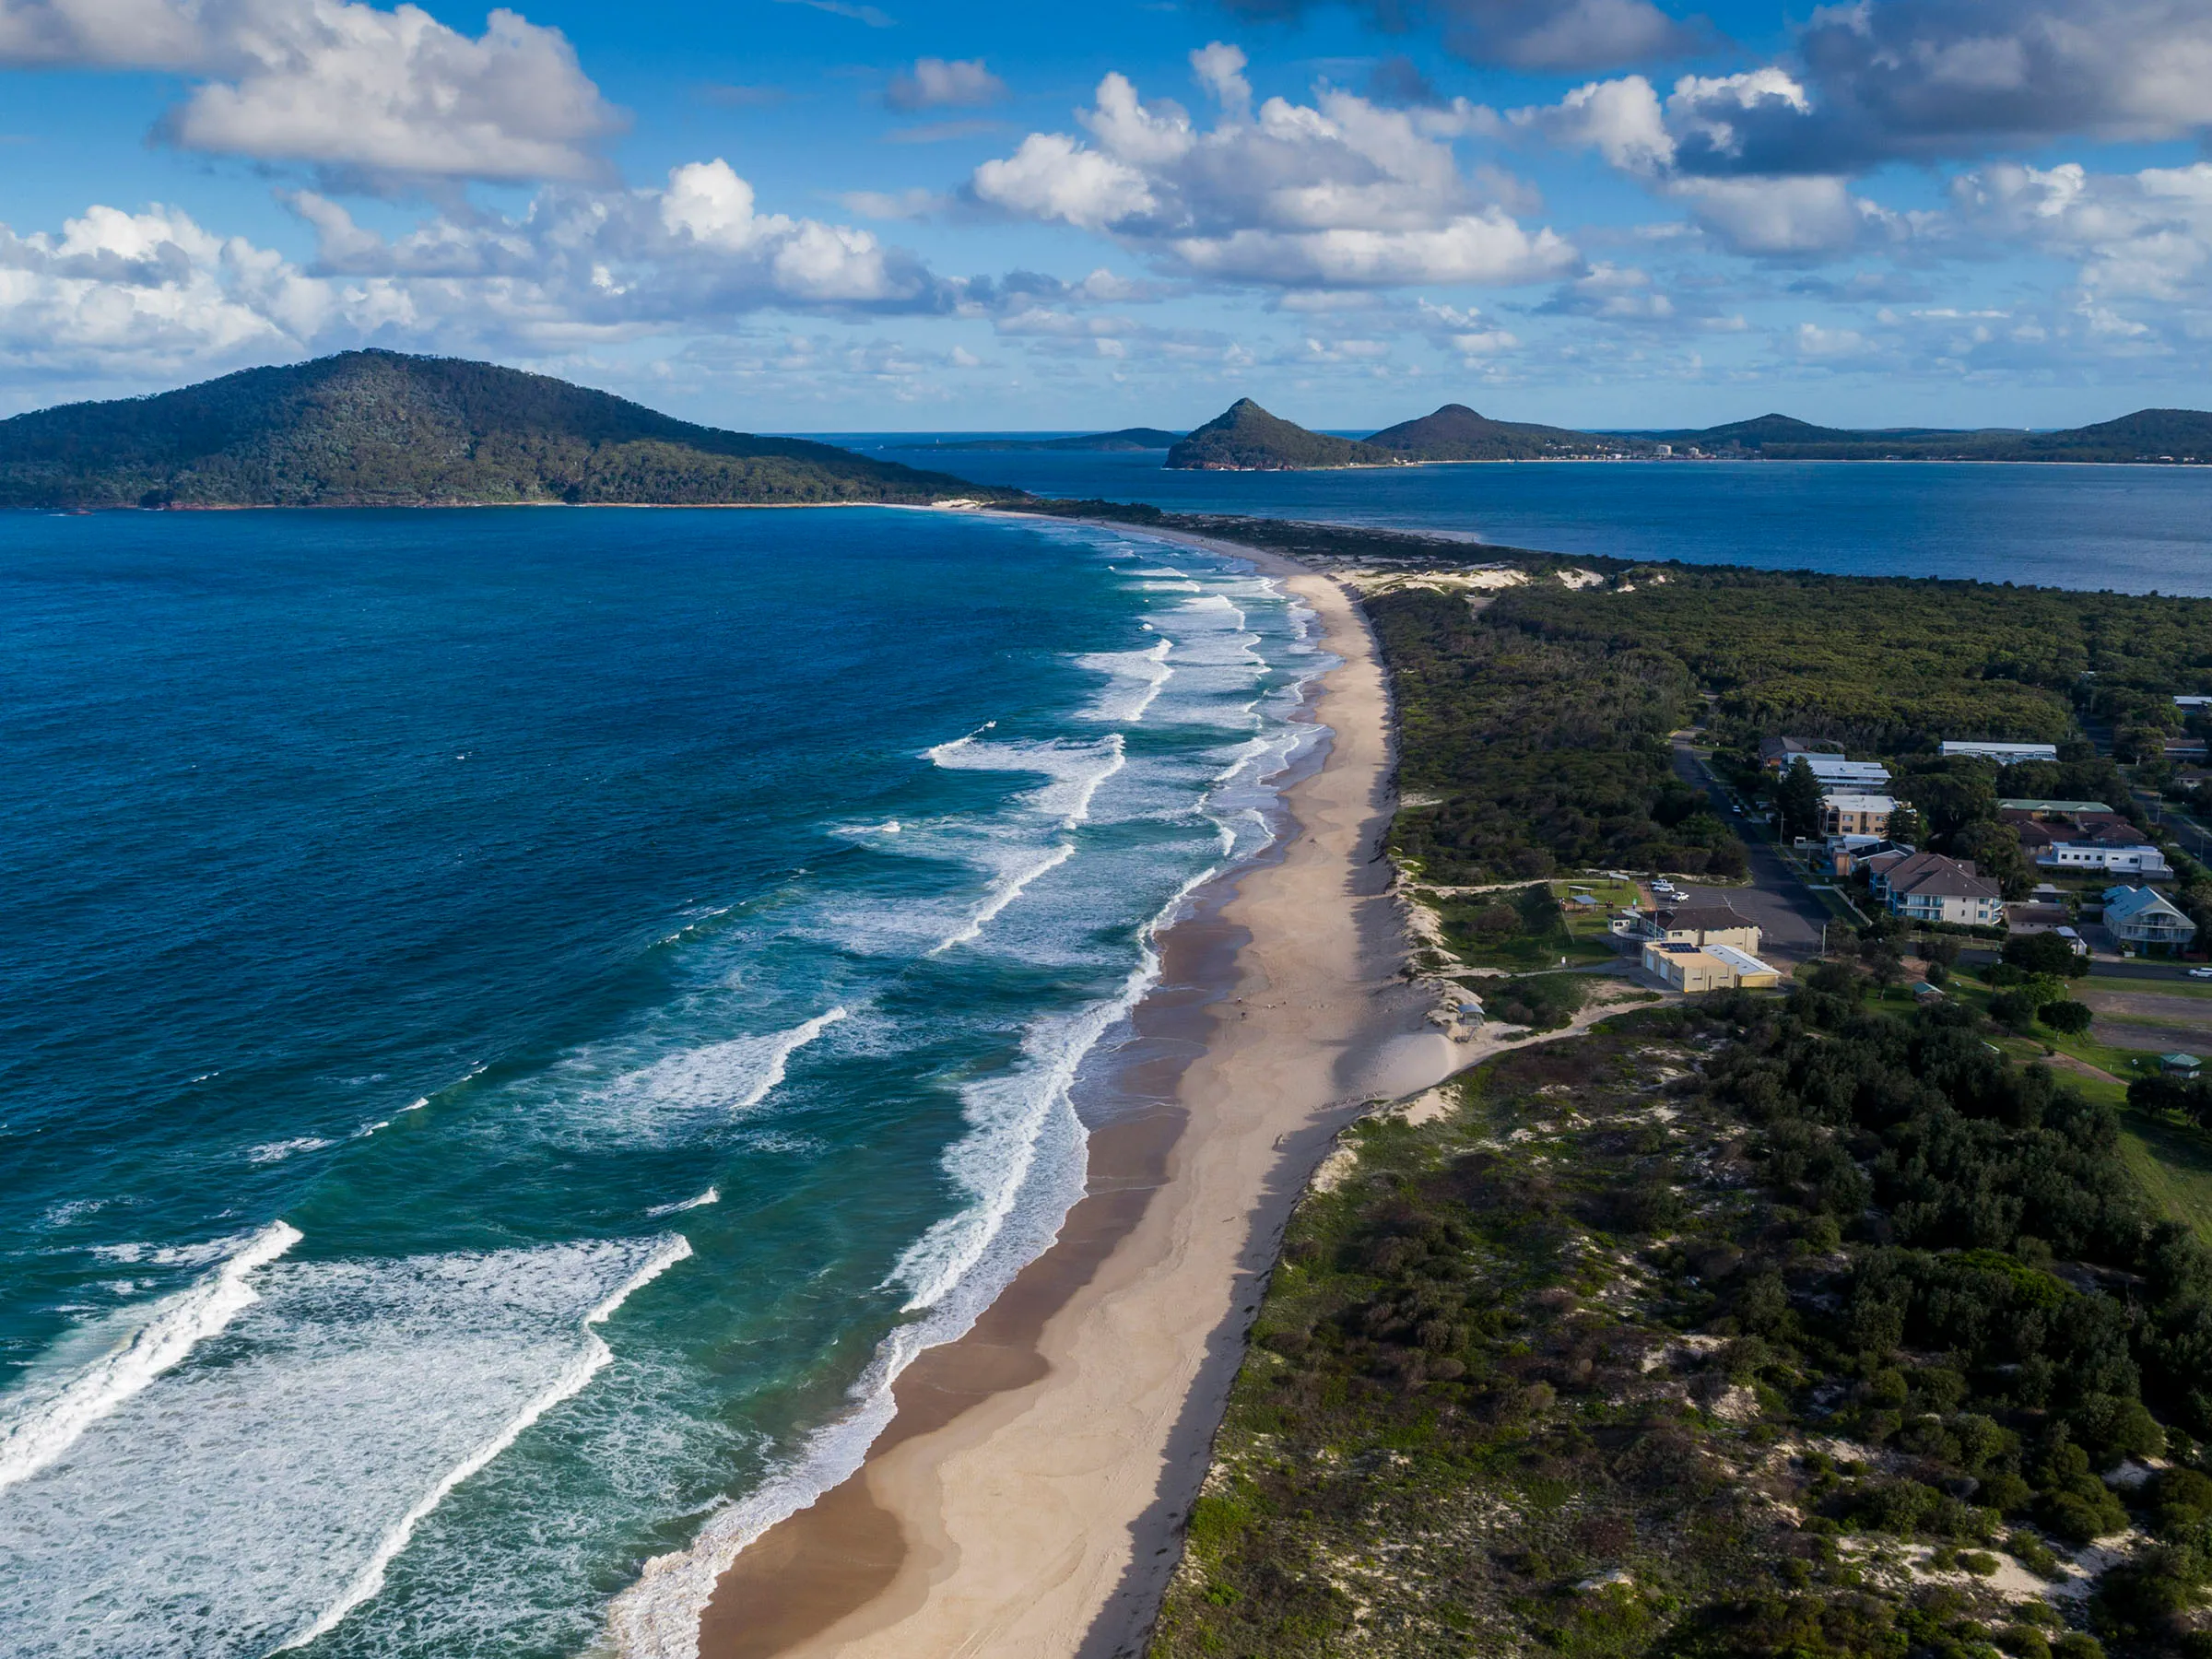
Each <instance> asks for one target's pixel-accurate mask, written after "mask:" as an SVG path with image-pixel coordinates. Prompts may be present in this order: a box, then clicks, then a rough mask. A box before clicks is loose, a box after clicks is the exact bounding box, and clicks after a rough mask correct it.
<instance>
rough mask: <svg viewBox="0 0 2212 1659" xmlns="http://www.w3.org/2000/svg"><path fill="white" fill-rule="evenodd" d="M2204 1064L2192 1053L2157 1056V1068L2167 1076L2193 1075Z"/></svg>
mask: <svg viewBox="0 0 2212 1659" xmlns="http://www.w3.org/2000/svg"><path fill="white" fill-rule="evenodd" d="M2204 1064H2205V1063H2204V1062H2203V1061H2202V1060H2200V1059H2198V1058H2197V1056H2196V1055H2194V1054H2160V1055H2159V1070H2160V1071H2162V1072H2165V1073H2167V1074H2168V1075H2169V1076H2179V1077H2195V1076H2196V1074H2197V1073H2198V1071H2199V1070H2201V1069H2202V1068H2203V1066H2204Z"/></svg>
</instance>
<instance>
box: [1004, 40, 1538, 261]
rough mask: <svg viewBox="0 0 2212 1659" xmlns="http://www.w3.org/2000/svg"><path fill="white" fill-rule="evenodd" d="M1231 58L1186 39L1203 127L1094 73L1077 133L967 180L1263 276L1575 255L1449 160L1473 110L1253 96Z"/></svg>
mask: <svg viewBox="0 0 2212 1659" xmlns="http://www.w3.org/2000/svg"><path fill="white" fill-rule="evenodd" d="M1245 66H1246V65H1245V59H1244V54H1243V53H1241V51H1239V50H1237V49H1236V48H1235V47H1232V46H1227V45H1224V44H1221V43H1219V42H1216V43H1215V44H1213V45H1210V46H1207V47H1206V48H1203V49H1202V50H1200V51H1198V52H1195V53H1192V67H1193V70H1194V74H1195V75H1196V76H1197V77H1198V79H1199V81H1200V83H1201V84H1202V85H1203V86H1204V87H1206V89H1207V91H1208V92H1209V93H1210V94H1211V95H1212V97H1213V98H1214V100H1215V102H1216V104H1217V106H1218V119H1217V120H1216V122H1215V123H1214V124H1213V125H1212V126H1210V127H1203V126H1201V125H1200V124H1198V123H1196V122H1195V121H1194V120H1193V119H1192V117H1191V115H1190V113H1189V112H1188V111H1186V110H1184V109H1183V108H1182V106H1181V105H1179V104H1177V103H1175V102H1173V101H1172V100H1164V99H1163V100H1157V101H1153V102H1146V101H1144V100H1142V99H1140V98H1139V97H1138V95H1137V90H1136V88H1135V86H1134V85H1133V84H1132V83H1131V82H1130V81H1129V79H1128V78H1127V77H1126V76H1122V75H1120V74H1109V75H1107V76H1105V77H1104V78H1103V79H1102V80H1101V81H1100V83H1099V87H1098V91H1097V94H1096V96H1095V99H1094V100H1093V103H1092V105H1091V107H1090V108H1089V109H1088V110H1083V111H1080V112H1077V120H1078V122H1079V123H1080V124H1081V125H1082V126H1083V128H1084V129H1085V131H1086V133H1087V134H1088V139H1086V138H1084V137H1078V136H1077V135H1073V134H1069V133H1032V134H1030V135H1029V136H1028V137H1027V138H1025V139H1024V140H1023V141H1022V143H1021V145H1020V146H1019V147H1018V149H1017V150H1016V151H1015V153H1014V154H1013V155H1011V156H1009V157H1006V158H1004V159H997V160H993V161H986V162H985V163H983V164H982V166H981V167H979V168H977V169H976V171H975V173H974V176H973V178H972V179H971V182H970V189H971V192H972V194H974V196H975V197H976V198H977V199H978V200H979V201H981V202H983V203H986V204H988V205H990V206H994V207H997V208H1000V209H1002V210H1004V211H1006V212H1007V213H1011V214H1016V215H1018V216H1020V217H1023V218H1035V219H1042V220H1056V221H1059V222H1061V223H1065V224H1068V225H1073V226H1076V227H1077V228H1078V229H1086V230H1094V231H1100V232H1103V233H1105V234H1107V235H1110V236H1112V237H1113V238H1114V239H1115V240H1116V241H1120V242H1121V243H1123V244H1124V246H1126V247H1130V248H1132V249H1135V250H1138V251H1141V252H1144V253H1150V254H1152V255H1154V256H1155V257H1157V258H1159V259H1160V260H1162V261H1163V262H1165V263H1167V264H1170V265H1174V266H1178V267H1180V268H1182V269H1183V270H1185V271H1188V272H1191V273H1194V274H1197V275H1201V276H1205V277H1216V278H1220V279H1223V280H1228V281H1233V282H1238V283H1247V284H1254V285H1260V286H1267V287H1288V288H1299V287H1312V286H1324V287H1334V286H1346V287H1391V286H1396V285H1402V284H1406V283H1415V282H1462V283H1488V284H1514V283H1522V282H1528V281H1534V280H1539V279H1542V278H1545V277H1554V276H1558V275H1559V274H1561V273H1562V272H1564V271H1566V270H1568V269H1570V268H1571V267H1573V266H1574V265H1576V264H1577V263H1578V257H1577V255H1576V253H1575V252H1574V250H1573V249H1572V248H1571V246H1569V244H1568V243H1567V242H1566V241H1564V240H1563V239H1561V238H1560V237H1559V236H1558V235H1557V234H1556V233H1554V232H1553V231H1551V230H1549V229H1538V230H1535V231H1531V230H1529V229H1525V228H1524V227H1523V226H1522V225H1521V224H1520V223H1519V222H1518V221H1517V220H1516V219H1514V218H1513V217H1512V215H1511V214H1510V213H1508V212H1507V211H1506V209H1505V208H1504V207H1503V206H1500V203H1499V202H1498V201H1497V200H1496V199H1494V196H1493V195H1492V194H1490V193H1488V192H1487V191H1486V190H1484V189H1483V188H1481V187H1479V186H1478V184H1477V182H1476V181H1474V180H1471V179H1469V178H1468V177H1466V176H1465V174H1463V173H1462V172H1461V171H1460V168H1459V165H1458V162H1457V160H1456V159H1455V158H1454V156H1453V152H1452V147H1451V145H1450V142H1449V139H1450V137H1451V136H1452V135H1454V134H1456V133H1458V132H1462V131H1465V130H1468V129H1469V127H1470V126H1472V125H1474V124H1477V122H1478V120H1479V118H1480V115H1481V113H1483V112H1475V111H1473V110H1471V109H1466V108H1460V109H1457V110H1454V111H1442V112H1440V111H1408V110H1400V109H1390V108H1385V107H1383V106H1382V105H1380V104H1376V103H1373V102H1371V101H1370V100H1366V99H1363V98H1360V97H1359V96H1358V95H1356V94H1354V93H1350V92H1347V91H1344V90H1341V89H1338V88H1331V87H1326V86H1324V87H1323V88H1320V89H1319V90H1318V92H1317V94H1316V96H1315V98H1314V101H1313V102H1312V103H1311V104H1298V103H1292V102H1290V101H1289V100H1287V99H1282V98H1270V99H1267V100H1265V101H1264V102H1262V103H1261V104H1260V105H1259V107H1258V109H1257V110H1256V112H1255V111H1254V110H1253V108H1252V107H1251V101H1252V88H1251V86H1250V83H1249V82H1248V81H1247V80H1246V79H1245V76H1244V69H1245Z"/></svg>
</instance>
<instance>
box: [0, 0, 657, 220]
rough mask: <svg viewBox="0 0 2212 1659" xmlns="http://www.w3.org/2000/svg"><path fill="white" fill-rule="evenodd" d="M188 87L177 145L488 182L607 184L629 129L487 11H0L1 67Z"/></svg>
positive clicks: (264, 1)
mask: <svg viewBox="0 0 2212 1659" xmlns="http://www.w3.org/2000/svg"><path fill="white" fill-rule="evenodd" d="M8 64H13V65H48V66H65V65H72V66H82V67H103V68H113V69H156V70H166V71H172V72H177V73H182V74H185V75H189V76H194V77H197V81H198V84H197V85H196V86H194V88H193V89H192V90H191V91H190V92H189V93H188V94H187V95H186V97H185V99H184V101H183V102H182V104H180V105H178V106H177V107H175V108H174V109H172V110H171V111H170V112H168V113H167V114H166V115H165V116H164V117H163V119H162V122H161V124H160V127H159V131H160V133H161V134H162V135H163V136H164V137H166V138H167V139H169V140H170V141H171V142H172V143H174V144H177V145H179V146H180V147H183V148H186V149H192V150H199V151H204V152H206V153H209V154H216V155H232V156H247V157H252V158H253V159H258V160H266V161H289V162H304V163H308V164H310V165H313V166H318V167H323V168H328V169H341V170H358V171H365V172H370V173H375V174H386V175H404V176H409V177H438V178H457V179H489V180H508V181H519V180H536V179H579V178H586V177H592V176H595V175H602V174H604V173H605V172H606V160H605V157H604V155H603V153H602V147H603V146H604V144H605V143H606V140H607V139H609V138H611V137H612V136H613V135H616V134H617V133H618V132H620V131H621V130H622V128H623V126H624V124H625V123H624V118H623V116H622V113H621V112H619V111H618V110H616V109H615V108H614V107H613V106H611V105H610V104H608V103H607V102H606V100H604V99H603V98H602V97H601V96H600V93H599V89H598V88H597V87H596V86H594V84H593V83H592V81H591V80H590V79H589V78H588V77H587V76H585V75H584V74H583V71H582V68H581V67H580V66H579V65H578V64H577V61H576V54H575V52H574V50H573V49H572V48H571V46H570V44H569V42H568V40H567V38H566V37H565V36H563V35H562V34H561V33H560V32H559V30H558V29H546V28H542V27H540V26H539V25H537V24H534V23H532V22H530V21H529V20H528V19H527V18H524V17H522V16H521V15H520V14H518V13H516V12H512V11H509V10H506V9H504V8H500V9H497V10H494V11H493V12H492V13H491V14H490V16H489V18H488V19H487V21H486V25H485V29H484V32H483V33H482V34H481V35H477V36H470V35H466V34H463V33H461V32H460V31H458V30H456V29H450V28H448V27H447V26H446V25H444V24H442V23H441V22H439V21H438V20H437V19H436V18H433V17H431V16H430V15H429V13H428V12H426V11H424V10H422V9H421V8H420V7H419V6H405V5H403V6H397V7H395V8H394V9H393V10H390V11H385V10H382V9H380V8H378V7H376V6H368V5H361V4H358V3H357V0H196V3H195V0H0V65H8Z"/></svg>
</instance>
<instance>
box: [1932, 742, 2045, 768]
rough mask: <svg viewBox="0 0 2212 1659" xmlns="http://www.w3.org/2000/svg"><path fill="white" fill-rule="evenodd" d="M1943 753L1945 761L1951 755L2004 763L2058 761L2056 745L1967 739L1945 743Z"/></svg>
mask: <svg viewBox="0 0 2212 1659" xmlns="http://www.w3.org/2000/svg"><path fill="white" fill-rule="evenodd" d="M1943 753H1944V756H1945V758H1946V759H1948V758H1949V757H1951V756H1953V755H1971V757H1973V758H1974V759H1977V760H1997V761H2003V762H2006V763H2010V762H2011V761H2014V760H2055V759H2058V745H2057V744H2055V743H1983V742H1982V741H1980V740H1979V739H1967V740H1964V741H1957V742H1946V743H1945V744H1944V746H1943Z"/></svg>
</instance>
